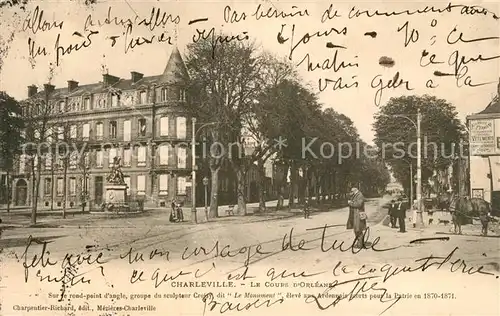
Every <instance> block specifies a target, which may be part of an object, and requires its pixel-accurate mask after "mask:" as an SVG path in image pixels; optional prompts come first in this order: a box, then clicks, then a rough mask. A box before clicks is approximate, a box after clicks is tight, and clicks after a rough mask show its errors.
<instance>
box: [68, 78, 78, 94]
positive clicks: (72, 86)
mask: <svg viewBox="0 0 500 316" xmlns="http://www.w3.org/2000/svg"><path fill="white" fill-rule="evenodd" d="M76 88H78V81H75V80H68V92H71V91H73V90H75V89H76Z"/></svg>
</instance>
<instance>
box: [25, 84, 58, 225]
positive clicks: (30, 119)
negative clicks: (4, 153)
mask: <svg viewBox="0 0 500 316" xmlns="http://www.w3.org/2000/svg"><path fill="white" fill-rule="evenodd" d="M44 92H45V93H44V95H43V96H35V97H33V98H30V99H28V100H26V101H24V102H23V103H24V104H23V106H24V107H25V111H24V121H25V127H26V141H27V142H26V144H25V145H24V146H23V155H25V157H27V159H28V165H29V178H30V181H31V204H32V205H31V224H32V225H35V224H36V220H37V209H38V197H39V189H40V181H41V177H40V175H41V169H42V168H41V166H42V155H43V154H45V153H46V148H48V147H50V146H51V144H52V137H53V135H52V131H53V129H52V126H51V123H50V122H51V119H52V117H53V116H54V112H55V103H54V102H49V97H50V92H49V91H47V88H46V89H45V91H44Z"/></svg>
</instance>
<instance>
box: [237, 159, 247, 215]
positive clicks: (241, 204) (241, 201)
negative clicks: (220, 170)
mask: <svg viewBox="0 0 500 316" xmlns="http://www.w3.org/2000/svg"><path fill="white" fill-rule="evenodd" d="M235 169H236V170H235V171H236V179H237V184H236V195H237V198H238V211H237V212H238V214H239V215H247V204H246V202H245V189H246V185H245V180H246V177H245V172H244V170H243V168H241V167H236V168H235Z"/></svg>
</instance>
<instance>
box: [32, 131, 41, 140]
mask: <svg viewBox="0 0 500 316" xmlns="http://www.w3.org/2000/svg"><path fill="white" fill-rule="evenodd" d="M33 136H34V138H35V141H40V140H41V139H40V131H39V130H36V131H35V133H33Z"/></svg>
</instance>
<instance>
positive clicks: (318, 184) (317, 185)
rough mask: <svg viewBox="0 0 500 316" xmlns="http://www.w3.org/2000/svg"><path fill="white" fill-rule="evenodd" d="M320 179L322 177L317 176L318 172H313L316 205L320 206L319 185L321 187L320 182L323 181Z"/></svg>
mask: <svg viewBox="0 0 500 316" xmlns="http://www.w3.org/2000/svg"><path fill="white" fill-rule="evenodd" d="M322 178H323V177H321V176H319V175H318V172H317V171H316V172H315V177H314V179H315V183H314V189H315V190H316V202H317V203H318V204H320V203H321V195H320V191H321V190H320V185H321V182H322V181H323V179H322Z"/></svg>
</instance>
